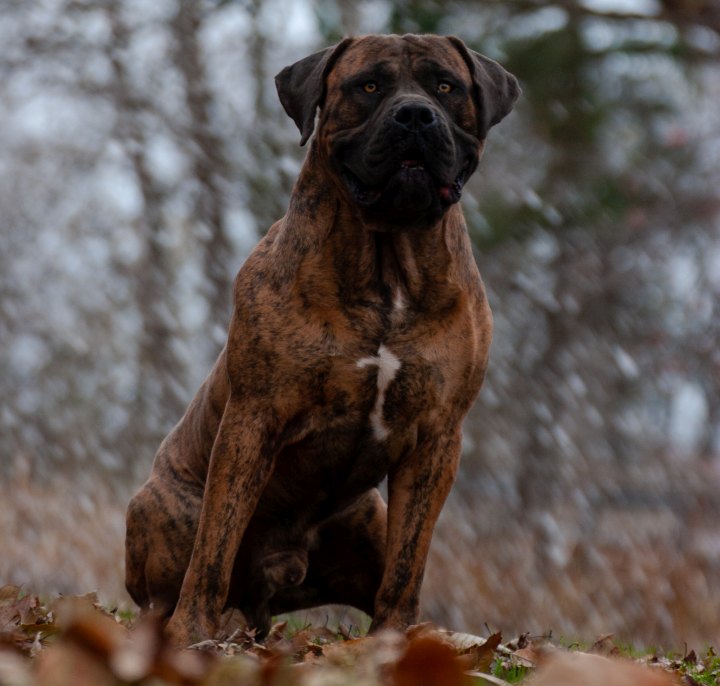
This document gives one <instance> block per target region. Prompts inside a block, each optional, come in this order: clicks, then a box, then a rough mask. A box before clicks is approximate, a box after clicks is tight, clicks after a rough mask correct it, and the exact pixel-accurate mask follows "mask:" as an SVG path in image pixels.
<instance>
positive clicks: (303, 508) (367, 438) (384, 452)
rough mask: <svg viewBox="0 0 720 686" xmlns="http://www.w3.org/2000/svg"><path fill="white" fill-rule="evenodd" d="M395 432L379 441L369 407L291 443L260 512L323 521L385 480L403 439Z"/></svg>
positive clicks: (309, 522) (279, 460)
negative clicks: (360, 412)
mask: <svg viewBox="0 0 720 686" xmlns="http://www.w3.org/2000/svg"><path fill="white" fill-rule="evenodd" d="M393 438H394V439H395V440H393V441H392V443H391V444H390V443H388V442H385V441H382V442H381V441H378V440H377V438H376V436H375V435H374V431H373V427H372V417H371V415H370V413H366V414H365V416H357V413H350V414H349V416H347V417H345V418H343V420H342V421H337V422H335V425H334V426H331V427H329V428H326V429H325V430H323V431H322V432H318V433H316V434H315V433H311V434H310V435H309V436H307V437H306V438H305V439H304V440H302V441H301V442H299V443H297V444H294V445H289V446H287V447H286V448H285V449H284V450H282V451H281V452H280V454H279V455H278V457H277V459H276V463H275V470H274V472H273V475H272V477H271V479H270V481H269V483H268V485H267V487H266V488H265V491H264V493H263V496H262V498H261V500H260V503H259V504H258V508H257V510H256V513H255V514H256V516H259V517H261V518H263V519H265V518H267V519H270V520H276V521H277V520H283V519H285V518H286V517H291V518H293V519H294V520H295V521H297V519H298V517H300V518H302V520H303V526H312V525H313V524H317V523H319V522H321V521H322V520H323V519H325V518H327V517H328V516H330V515H331V514H333V513H334V512H337V511H338V510H341V509H343V508H344V507H346V506H347V505H349V504H350V503H351V502H352V501H353V500H354V499H355V498H356V497H358V496H359V495H361V494H362V493H364V492H365V491H367V490H368V489H369V488H372V487H374V486H377V485H378V484H379V483H380V481H382V479H383V478H384V477H385V476H386V475H387V473H388V470H389V468H390V466H391V464H392V463H393V461H394V459H395V458H396V455H395V453H396V450H397V449H398V447H399V443H400V442H403V441H398V440H397V439H398V438H400V437H399V436H394V437H393Z"/></svg>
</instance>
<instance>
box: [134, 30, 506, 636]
mask: <svg viewBox="0 0 720 686" xmlns="http://www.w3.org/2000/svg"><path fill="white" fill-rule="evenodd" d="M430 60H432V62H430ZM438 65H440V66H441V67H442V69H443V70H444V72H449V73H451V74H452V75H453V78H454V79H456V81H457V83H458V84H459V85H460V86H461V88H460V92H459V94H456V95H455V97H454V99H453V100H452V101H448V100H442V99H441V98H439V96H437V94H436V93H435V92H434V91H433V88H434V86H433V85H432V84H431V85H428V84H429V83H430V82H432V81H433V79H436V77H435V76H434V74H435V71H436V70H437V69H438ZM379 67H382V69H384V72H383V73H384V74H385V76H384V77H383V78H385V81H384V82H383V83H384V84H385V85H384V86H383V88H386V89H387V91H388V92H387V94H383V95H382V97H381V98H378V99H377V100H375V101H371V100H367V99H364V97H365V96H364V95H360V94H359V93H358V91H357V90H353V87H352V86H350V85H348V84H350V83H351V82H352V80H353V78H354V77H355V76H356V75H357V73H358V72H363V73H365V74H368V75H370V76H371V75H372V73H373V69H376V68H379ZM370 76H368V78H370ZM277 81H278V91H279V94H280V97H281V100H282V102H283V105H284V106H285V108H286V109H287V110H288V113H289V114H290V115H291V116H292V117H293V119H294V120H295V121H296V123H297V124H298V126H299V127H300V129H301V132H302V134H303V139H307V138H308V137H309V136H310V134H311V133H312V131H313V128H314V117H315V111H316V108H317V106H320V119H319V125H318V130H317V133H316V135H315V137H314V139H313V141H312V145H311V147H310V150H309V152H308V155H307V158H306V161H305V164H304V166H303V168H302V171H301V173H300V177H299V178H298V180H297V183H296V185H295V188H294V191H293V194H292V197H291V199H290V205H289V209H288V212H287V214H286V216H285V217H284V218H283V219H281V220H280V221H278V222H277V223H276V224H274V225H273V226H272V227H271V228H270V230H269V232H268V233H267V235H266V236H265V237H264V238H263V239H262V240H261V241H260V243H259V244H258V246H257V247H256V249H255V250H254V252H253V253H252V254H251V255H250V257H249V258H248V259H247V261H246V262H245V264H244V265H243V267H242V268H241V269H240V272H239V273H238V275H237V278H236V280H235V284H234V311H233V315H232V321H231V324H230V330H229V335H228V340H227V345H226V346H225V348H224V349H223V351H222V352H221V353H220V356H219V358H218V360H217V362H216V363H215V366H214V367H213V369H212V371H211V372H210V374H209V376H208V377H207V379H206V380H205V381H204V383H203V384H202V386H201V387H200V389H199V391H198V393H197V395H196V396H195V398H194V399H193V401H192V403H191V404H190V406H189V407H188V409H187V411H186V413H185V415H184V416H183V418H182V419H181V420H180V422H179V423H178V425H177V426H176V427H175V428H174V429H173V430H172V432H171V433H170V434H169V435H168V436H167V438H166V439H165V440H164V441H163V443H162V445H161V446H160V448H159V450H158V453H157V455H156V457H155V462H154V465H153V468H152V473H151V475H150V478H149V480H148V481H147V483H146V484H145V485H144V486H143V487H142V489H141V490H140V491H139V493H138V494H137V495H136V496H135V497H134V498H133V499H132V501H131V503H130V506H129V508H128V514H127V542H126V573H127V576H126V579H127V588H128V590H129V592H130V594H131V596H132V597H133V598H134V600H135V601H136V602H137V603H138V604H139V605H140V606H141V607H142V608H148V607H150V606H152V607H153V608H154V609H155V611H156V612H158V613H159V614H161V615H162V616H163V617H164V618H165V619H167V620H168V623H167V627H166V630H167V632H168V634H169V635H170V637H171V638H172V639H173V640H174V641H175V642H176V643H178V644H188V643H190V642H193V641H196V640H200V639H203V638H207V637H211V636H213V635H214V634H215V632H216V631H217V628H218V623H219V620H220V616H221V614H222V613H223V611H224V610H226V609H228V608H231V607H235V608H238V609H240V610H241V611H242V612H243V613H244V615H245V617H246V619H247V620H248V621H249V622H250V623H251V624H253V625H255V626H256V627H257V628H258V629H259V630H260V632H264V631H267V628H268V626H269V622H270V616H271V615H272V614H275V613H279V612H286V611H292V610H295V609H299V608H305V607H310V606H314V605H318V604H324V603H343V604H349V605H353V606H355V607H358V608H360V609H361V610H364V611H365V612H367V613H368V614H370V615H371V616H372V618H373V619H372V625H371V629H372V630H377V629H381V628H386V627H404V626H406V625H408V624H410V623H413V622H415V621H416V619H417V614H418V596H419V591H420V585H421V581H422V577H423V571H424V567H425V560H426V557H427V553H428V548H429V545H430V539H431V535H432V531H433V527H434V524H435V521H436V519H437V517H438V514H439V512H440V509H441V507H442V505H443V503H444V501H445V498H446V496H447V494H448V492H449V490H450V488H451V485H452V483H453V480H454V477H455V473H456V468H457V464H458V458H459V454H460V440H461V423H462V420H463V417H464V416H465V414H466V412H467V411H468V409H469V407H470V405H471V404H472V402H473V400H474V399H475V397H476V394H477V393H478V391H479V389H480V386H481V383H482V380H483V376H484V374H485V368H486V364H487V357H488V348H489V346H490V339H491V332H492V320H491V314H490V309H489V307H488V303H487V300H486V297H485V293H484V290H483V285H482V282H481V279H480V275H479V273H478V270H477V267H476V265H475V261H474V259H473V255H472V251H471V246H470V242H469V239H468V235H467V231H466V227H465V223H464V220H463V216H462V212H461V210H460V207H459V205H458V204H456V203H455V200H456V198H452V199H451V201H450V202H449V204H447V206H443V207H442V208H441V210H442V211H441V216H439V217H437V218H435V217H434V215H433V213H437V211H438V208H437V207H436V205H437V202H436V201H437V198H435V197H430V198H429V201H428V202H431V204H432V207H431V208H429V209H428V210H427V211H426V212H425V213H424V214H423V215H422V216H420V215H419V214H413V213H412V211H408V217H410V218H408V219H403V216H404V215H403V213H402V212H400V211H397V210H392V208H391V209H390V210H388V211H387V212H385V211H384V210H383V209H382V207H381V208H379V209H378V208H377V207H375V208H366V207H360V206H359V205H358V202H357V201H356V199H355V197H354V196H353V193H352V192H351V191H350V190H349V188H348V186H347V185H346V184H345V183H344V181H343V180H342V178H341V174H340V170H341V164H342V162H343V158H342V157H341V156H342V155H343V154H347V155H348V158H347V159H350V155H351V154H354V155H356V156H357V155H360V154H361V152H362V150H363V146H368V145H371V144H372V145H377V144H378V142H377V136H378V135H379V134H378V133H377V132H378V130H380V128H381V127H385V128H387V127H388V126H389V124H388V117H393V116H395V115H394V112H396V111H397V106H398V105H397V103H398V102H399V103H401V104H402V102H405V101H412V102H420V103H424V106H427V107H429V108H431V109H432V111H433V112H435V113H436V115H437V117H438V120H439V126H441V127H442V130H441V131H440V133H437V132H436V134H433V135H434V136H435V138H428V140H429V141H430V142H431V143H432V145H430V147H432V146H433V145H434V146H435V148H438V149H437V150H431V151H430V152H428V157H429V158H431V157H432V158H433V159H434V156H435V155H436V153H437V158H438V159H440V158H443V159H447V160H450V157H448V156H451V155H455V156H456V157H457V155H458V154H459V153H458V152H454V150H455V148H457V149H458V150H462V151H469V152H468V153H467V154H468V159H470V160H471V162H473V164H471V166H472V169H469V171H468V175H469V173H472V170H473V169H474V168H475V166H474V165H475V164H476V163H477V158H478V157H479V155H480V152H481V150H482V146H483V142H484V138H485V135H486V133H487V130H488V128H489V127H490V126H491V125H492V124H494V123H496V122H497V121H499V120H500V119H501V118H502V117H503V116H504V115H505V114H507V112H508V111H509V110H510V108H511V106H512V104H513V102H514V100H515V98H516V97H517V94H518V88H517V83H516V82H515V80H514V78H513V77H512V76H510V75H509V74H507V73H506V72H505V71H504V70H503V69H502V68H501V67H500V66H499V65H497V64H495V63H494V62H491V61H490V60H487V58H484V57H482V56H481V55H478V54H477V53H473V52H471V51H469V50H468V49H467V48H465V46H464V45H463V44H462V43H461V42H460V41H459V40H458V39H454V38H441V37H435V36H423V37H418V36H403V37H400V36H368V37H364V38H357V39H346V40H344V41H343V42H342V43H340V44H339V45H338V46H335V47H333V48H328V49H327V50H325V51H322V52H320V53H316V54H315V55H312V56H310V57H308V58H306V59H305V60H302V61H301V62H299V63H297V64H295V65H293V66H292V67H289V68H287V69H286V70H284V71H283V72H282V73H281V74H280V75H279V76H278V79H277ZM393 108H395V109H393ZM391 124H392V122H390V125H391ZM390 128H391V129H392V131H393V132H394V133H393V135H399V134H398V132H397V130H396V129H397V127H395V128H393V126H390ZM441 134H442V135H441ZM383 135H390V134H389V133H388V134H383ZM418 135H419V134H418ZM448 138H450V139H451V140H449V142H448V140H447V139H448ZM339 140H344V141H346V142H347V141H349V144H350V147H352V149H353V150H354V151H355V152H354V153H349V152H348V153H342V152H339V150H340V148H339V147H338V141H339ZM353 146H354V147H353ZM447 146H450V148H452V149H448V148H447ZM453 146H454V147H453ZM391 147H392V146H390V148H391ZM439 148H442V149H439ZM387 154H388V156H391V155H392V150H391V149H388V152H387ZM463 154H465V152H463ZM450 161H451V162H453V161H452V160H450ZM395 164H396V165H397V162H396V163H395ZM428 164H430V161H428ZM453 164H455V162H453ZM459 165H460V162H459V161H457V163H456V166H459ZM437 166H438V168H440V166H442V165H441V162H437ZM446 166H447V165H446ZM396 168H397V167H396ZM362 173H364V172H362ZM438 173H439V172H438ZM448 173H449V172H448ZM413 178H416V177H413ZM423 178H425V177H423ZM423 183H424V184H425V185H423V186H422V189H420V190H418V191H417V192H418V193H421V195H422V193H425V190H423V189H425V186H426V185H427V183H429V182H426V181H423ZM411 190H412V189H411ZM445 195H447V193H446V194H445ZM423 197H424V196H423ZM382 202H386V201H385V200H383V201H382ZM403 202H405V204H406V205H407V204H408V202H406V201H405V200H403V199H402V193H401V194H400V200H398V201H397V203H399V205H398V206H400V205H402V203H403ZM410 204H411V203H410ZM410 210H412V208H410ZM393 212H395V214H394V215H393ZM381 345H383V346H385V348H386V349H387V350H390V351H392V354H393V355H394V356H395V357H396V358H397V360H398V361H399V363H400V366H399V369H398V370H397V374H396V375H395V377H394V378H393V379H392V381H391V383H390V384H389V385H388V387H387V389H386V392H385V397H384V403H383V405H382V422H383V424H384V426H385V427H386V429H387V436H386V438H384V439H382V440H381V439H380V438H379V437H378V436H377V435H374V434H373V431H372V428H371V423H370V420H369V417H370V415H371V413H372V411H373V408H374V407H375V405H376V401H377V394H378V366H377V365H374V364H358V361H361V360H363V359H366V358H373V357H374V356H376V355H377V354H378V351H379V349H380V346H381ZM385 476H387V477H388V492H389V498H388V505H387V506H386V504H385V502H384V501H383V498H382V497H381V496H380V494H379V492H378V490H377V488H376V486H377V485H378V484H379V483H380V481H381V480H382V479H383V478H384V477H385Z"/></svg>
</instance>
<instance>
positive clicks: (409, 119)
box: [393, 102, 437, 131]
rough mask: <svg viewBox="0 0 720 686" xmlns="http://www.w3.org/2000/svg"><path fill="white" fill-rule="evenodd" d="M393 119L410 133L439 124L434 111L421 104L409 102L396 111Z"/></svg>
mask: <svg viewBox="0 0 720 686" xmlns="http://www.w3.org/2000/svg"><path fill="white" fill-rule="evenodd" d="M393 119H394V120H395V122H396V123H397V124H399V125H400V126H401V127H402V128H404V129H407V130H408V131H423V130H424V129H429V128H430V127H431V126H435V124H436V123H437V117H436V116H435V112H434V110H433V109H432V108H431V107H428V106H427V105H424V104H423V103H421V102H408V103H405V104H404V105H401V106H400V107H398V108H397V110H396V111H395V114H394V115H393Z"/></svg>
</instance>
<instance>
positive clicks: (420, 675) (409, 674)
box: [393, 634, 465, 686]
mask: <svg viewBox="0 0 720 686" xmlns="http://www.w3.org/2000/svg"><path fill="white" fill-rule="evenodd" d="M464 671H465V670H464V669H463V665H462V663H461V660H460V659H458V657H457V654H456V652H455V649H454V648H453V647H452V645H450V644H449V643H448V642H447V641H445V640H443V639H442V638H440V637H439V636H437V635H432V634H429V635H421V636H419V637H418V638H415V639H414V640H412V641H410V644H409V645H408V647H407V650H406V651H405V654H404V655H403V656H402V657H401V658H400V659H399V660H398V662H397V664H396V665H395V669H394V672H393V685H394V686H417V685H418V684H423V686H461V684H463V681H464V675H463V672H464Z"/></svg>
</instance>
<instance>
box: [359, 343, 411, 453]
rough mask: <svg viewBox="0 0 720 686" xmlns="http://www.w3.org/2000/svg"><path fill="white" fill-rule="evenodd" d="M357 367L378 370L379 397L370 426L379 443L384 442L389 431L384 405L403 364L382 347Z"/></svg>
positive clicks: (360, 361) (362, 360) (361, 360)
mask: <svg viewBox="0 0 720 686" xmlns="http://www.w3.org/2000/svg"><path fill="white" fill-rule="evenodd" d="M356 364H357V366H358V367H359V368H360V369H362V368H363V367H371V366H376V367H377V368H378V375H377V387H378V392H377V397H376V398H375V406H374V407H373V409H372V412H371V413H370V426H372V429H373V434H374V436H375V438H376V439H377V440H378V441H384V440H385V439H386V438H387V437H388V435H389V433H390V432H389V431H388V428H387V426H385V422H384V421H383V405H384V404H385V392H386V391H387V388H388V386H389V385H390V383H391V382H392V380H393V379H394V378H395V375H396V374H397V372H398V369H400V367H401V365H402V362H400V360H399V359H398V358H397V357H396V356H395V355H393V354H392V353H391V352H390V351H389V350H388V349H387V348H386V347H385V346H384V345H382V344H381V345H380V348H379V349H378V354H377V355H374V356H373V357H363V358H362V359H360V360H358V361H357V363H356Z"/></svg>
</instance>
